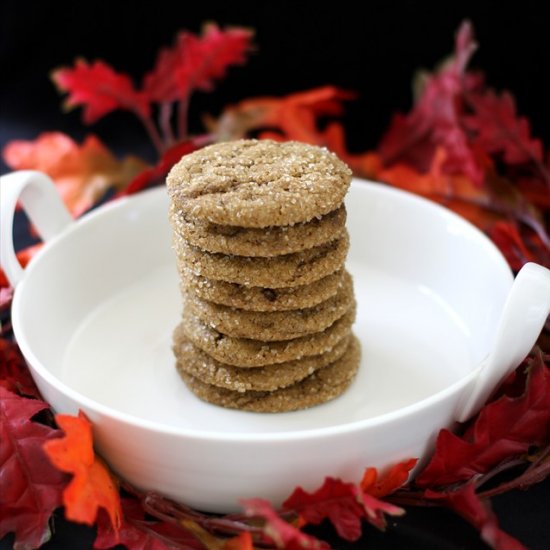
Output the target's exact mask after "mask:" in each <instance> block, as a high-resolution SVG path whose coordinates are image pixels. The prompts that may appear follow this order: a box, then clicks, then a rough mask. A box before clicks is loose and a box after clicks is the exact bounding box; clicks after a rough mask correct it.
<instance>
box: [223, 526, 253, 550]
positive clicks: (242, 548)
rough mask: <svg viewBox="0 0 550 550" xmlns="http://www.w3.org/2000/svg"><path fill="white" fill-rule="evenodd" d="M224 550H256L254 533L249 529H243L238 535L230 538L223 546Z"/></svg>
mask: <svg viewBox="0 0 550 550" xmlns="http://www.w3.org/2000/svg"><path fill="white" fill-rule="evenodd" d="M223 550H254V544H253V542H252V535H251V534H250V532H249V531H243V532H242V533H239V535H238V536H236V537H233V538H232V539H229V540H228V541H227V542H226V543H225V544H224V546H223Z"/></svg>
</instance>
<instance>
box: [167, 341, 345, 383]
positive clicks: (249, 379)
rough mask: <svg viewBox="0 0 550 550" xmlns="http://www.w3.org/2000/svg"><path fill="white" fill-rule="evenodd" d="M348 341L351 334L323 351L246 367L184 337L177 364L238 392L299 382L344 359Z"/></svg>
mask: <svg viewBox="0 0 550 550" xmlns="http://www.w3.org/2000/svg"><path fill="white" fill-rule="evenodd" d="M348 342H349V338H348V337H346V338H343V339H342V340H341V341H340V342H338V343H337V344H336V345H335V346H334V347H333V348H332V349H331V350H329V351H327V352H326V353H323V354H321V355H313V356H310V357H303V358H302V359H297V360H296V361H288V362H286V363H279V364H277V365H267V366H265V367H258V368H255V369H248V368H244V369H243V368H240V367H233V366H231V365H225V364H223V363H220V362H219V361H216V360H215V359H213V358H212V357H210V356H209V355H208V354H206V353H204V352H203V351H201V350H200V349H199V348H197V347H196V346H194V345H193V344H192V343H191V342H190V341H189V340H186V339H185V338H182V339H181V340H180V344H179V346H178V348H177V353H178V355H177V358H176V359H177V364H176V368H177V369H178V371H179V372H180V373H186V374H190V375H191V376H193V377H194V378H197V379H198V380H200V381H201V382H203V383H205V384H211V385H213V386H217V387H219V388H226V389H228V390H233V391H238V392H245V391H249V390H254V391H273V390H276V389H278V388H284V387H286V386H290V385H291V384H294V383H296V382H299V381H300V380H303V379H304V378H305V377H306V376H309V375H310V374H312V373H313V372H315V371H316V370H318V369H321V368H323V367H326V366H327V365H329V364H330V363H333V362H334V361H336V360H337V359H340V357H342V355H343V354H344V352H345V351H346V349H347V347H348Z"/></svg>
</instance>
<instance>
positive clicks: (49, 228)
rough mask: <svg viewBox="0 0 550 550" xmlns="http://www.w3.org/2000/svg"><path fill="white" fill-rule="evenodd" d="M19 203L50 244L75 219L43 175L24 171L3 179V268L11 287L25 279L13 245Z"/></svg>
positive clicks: (0, 233) (0, 219) (0, 255)
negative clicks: (14, 219) (14, 224)
mask: <svg viewBox="0 0 550 550" xmlns="http://www.w3.org/2000/svg"><path fill="white" fill-rule="evenodd" d="M17 201H20V202H21V204H22V205H23V209H24V210H25V212H26V213H27V215H28V216H29V219H30V220H31V222H32V223H33V224H34V226H35V227H36V229H37V231H38V234H39V235H40V236H41V237H42V239H43V240H44V241H47V240H49V239H51V238H52V237H54V236H55V235H57V234H58V233H60V232H61V231H62V230H63V229H65V228H66V227H67V226H68V225H69V224H71V223H72V221H73V219H72V217H71V215H70V214H69V212H68V211H67V209H66V208H65V205H64V204H63V202H62V200H61V197H60V196H59V193H58V191H57V188H56V187H55V185H54V183H53V182H52V180H51V179H50V178H49V177H48V176H47V175H46V174H43V173H42V172H37V171H35V170H21V171H19V172H12V173H11V174H8V175H7V176H2V177H1V178H0V207H1V209H0V214H1V215H0V265H1V266H2V269H3V270H4V273H5V274H6V277H7V278H8V281H9V282H10V284H11V286H12V287H14V288H15V286H16V285H17V284H18V283H19V282H20V281H21V280H22V278H23V273H24V271H23V268H22V267H21V264H20V263H19V261H18V260H17V256H16V255H15V249H14V244H13V217H14V213H15V209H16V206H17Z"/></svg>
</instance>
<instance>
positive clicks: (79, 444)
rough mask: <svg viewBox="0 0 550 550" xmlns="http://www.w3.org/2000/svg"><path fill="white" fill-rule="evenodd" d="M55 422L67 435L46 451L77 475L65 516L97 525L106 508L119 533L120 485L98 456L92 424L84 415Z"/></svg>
mask: <svg viewBox="0 0 550 550" xmlns="http://www.w3.org/2000/svg"><path fill="white" fill-rule="evenodd" d="M55 420H56V422H57V424H58V426H59V427H60V428H61V429H62V430H63V431H64V432H65V436H64V437H62V438H61V439H56V440H54V441H48V442H46V443H45V445H44V450H45V452H46V454H47V455H48V458H49V459H50V461H51V462H52V464H53V465H54V466H55V467H56V468H58V469H59V470H61V471H62V472H67V473H71V474H73V478H72V479H71V481H70V483H69V484H68V485H67V487H66V489H65V490H64V491H63V504H64V506H65V517H66V518H67V519H69V520H71V521H76V522H79V523H86V524H87V525H93V524H94V523H95V521H96V519H97V514H98V510H99V508H103V509H104V510H105V511H106V512H107V513H108V515H109V518H110V520H111V523H112V525H113V527H114V528H115V530H116V529H118V527H119V525H120V521H121V509H120V497H119V494H118V486H117V483H116V481H115V479H114V478H113V476H112V475H111V473H110V472H109V470H108V469H107V467H106V466H105V464H104V463H103V461H102V460H101V459H100V458H99V457H97V456H96V455H95V453H94V449H93V441H92V426H91V424H90V422H89V421H88V419H87V418H86V416H85V415H84V414H83V413H82V412H80V413H79V415H78V417H76V416H69V415H63V414H57V415H56V416H55Z"/></svg>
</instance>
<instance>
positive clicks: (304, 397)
mask: <svg viewBox="0 0 550 550" xmlns="http://www.w3.org/2000/svg"><path fill="white" fill-rule="evenodd" d="M359 361H360V344H359V341H358V340H357V338H356V337H355V336H352V337H351V338H350V339H349V345H348V347H347V350H346V352H345V353H344V355H343V356H342V357H340V359H337V360H336V361H334V363H332V364H330V365H328V366H326V367H323V368H321V369H318V370H316V371H315V372H313V373H312V374H311V375H309V376H308V377H306V378H304V379H303V380H301V381H300V382H297V383H295V384H292V385H290V386H287V387H284V388H280V389H277V390H274V391H268V392H261V391H245V392H239V391H232V390H228V389H225V388H220V387H218V386H214V385H211V384H205V383H204V382H202V381H201V380H199V379H198V378H196V377H194V376H192V375H190V374H188V373H187V372H181V376H182V377H183V379H184V380H185V383H186V384H187V387H188V388H189V389H190V390H191V391H192V392H193V393H194V394H195V395H196V396H197V397H198V398H199V399H202V400H203V401H207V402H208V403H212V404H215V405H220V406H222V407H227V408H230V409H240V410H243V411H250V412H262V413H281V412H290V411H296V410H299V409H306V408H309V407H313V406H315V405H320V404H321V403H326V402H327V401H330V400H332V399H335V398H336V397H338V396H339V395H341V394H342V393H343V392H344V391H345V390H346V389H347V388H348V387H349V386H350V384H351V383H352V381H353V379H354V377H355V375H356V373H357V369H358V367H359Z"/></svg>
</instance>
